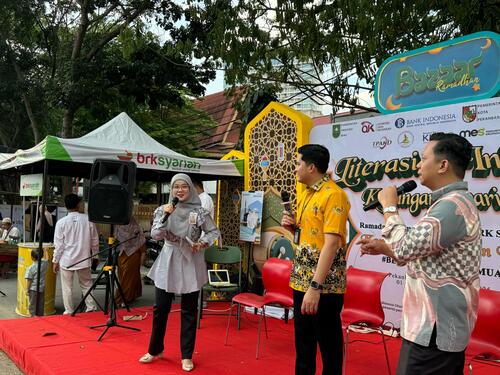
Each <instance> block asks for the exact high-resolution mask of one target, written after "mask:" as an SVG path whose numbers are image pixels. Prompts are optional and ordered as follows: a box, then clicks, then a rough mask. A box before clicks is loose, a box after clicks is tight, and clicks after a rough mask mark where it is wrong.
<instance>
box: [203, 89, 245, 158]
mask: <svg viewBox="0 0 500 375" xmlns="http://www.w3.org/2000/svg"><path fill="white" fill-rule="evenodd" d="M241 95H243V91H242V90H236V92H235V93H234V94H233V95H230V96H226V94H225V93H224V91H220V92H217V93H215V94H211V95H207V96H205V97H204V98H201V99H198V100H195V101H194V106H195V107H196V108H197V109H199V110H203V111H205V112H206V113H207V114H208V115H209V116H210V117H211V118H212V119H213V120H214V121H215V122H216V123H217V125H216V126H215V127H214V128H213V129H208V130H207V131H205V132H203V134H202V135H200V136H199V138H198V148H199V150H200V151H204V152H206V153H207V154H209V155H211V156H213V157H217V158H220V157H222V156H223V155H225V154H227V153H228V152H229V151H231V150H233V149H234V148H235V147H236V145H237V144H238V139H239V136H240V129H241V114H240V113H239V111H238V110H237V109H236V108H235V105H236V102H237V101H238V99H239V98H240V96H241Z"/></svg>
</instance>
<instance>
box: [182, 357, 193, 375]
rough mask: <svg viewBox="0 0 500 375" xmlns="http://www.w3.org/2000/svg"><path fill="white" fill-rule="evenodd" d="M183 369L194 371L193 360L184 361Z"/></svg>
mask: <svg viewBox="0 0 500 375" xmlns="http://www.w3.org/2000/svg"><path fill="white" fill-rule="evenodd" d="M182 369H183V370H184V371H187V372H189V371H193V369H194V364H193V361H192V360H191V359H183V360H182Z"/></svg>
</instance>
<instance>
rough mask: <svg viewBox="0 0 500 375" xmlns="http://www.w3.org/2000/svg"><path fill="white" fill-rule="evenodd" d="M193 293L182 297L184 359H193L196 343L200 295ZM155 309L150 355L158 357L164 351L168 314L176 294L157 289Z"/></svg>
mask: <svg viewBox="0 0 500 375" xmlns="http://www.w3.org/2000/svg"><path fill="white" fill-rule="evenodd" d="M199 293H200V292H199V291H197V292H193V293H187V294H183V295H181V354H182V359H191V357H192V356H193V351H194V343H195V341H196V317H197V314H198V294H199ZM155 299H156V300H155V306H154V307H153V331H152V332H151V338H150V340H149V349H148V353H149V354H151V355H157V354H160V353H161V352H163V350H164V343H163V341H164V339H165V331H166V329H167V321H168V314H169V313H170V309H171V307H172V300H173V299H174V293H167V292H166V291H165V290H163V289H159V288H155Z"/></svg>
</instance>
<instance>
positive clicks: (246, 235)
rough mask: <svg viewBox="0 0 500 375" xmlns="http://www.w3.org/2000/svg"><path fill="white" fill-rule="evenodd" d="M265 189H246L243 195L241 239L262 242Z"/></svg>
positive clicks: (256, 242)
mask: <svg viewBox="0 0 500 375" xmlns="http://www.w3.org/2000/svg"><path fill="white" fill-rule="evenodd" d="M263 202H264V192H263V191H244V192H243V193H242V195H241V210H240V240H241V241H247V242H252V243H255V244H258V243H260V231H261V224H262V205H263Z"/></svg>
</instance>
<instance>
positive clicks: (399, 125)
mask: <svg viewBox="0 0 500 375" xmlns="http://www.w3.org/2000/svg"><path fill="white" fill-rule="evenodd" d="M394 125H396V128H398V129H401V128H402V127H403V126H405V119H404V118H401V117H400V118H398V119H396V121H395V122H394Z"/></svg>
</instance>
